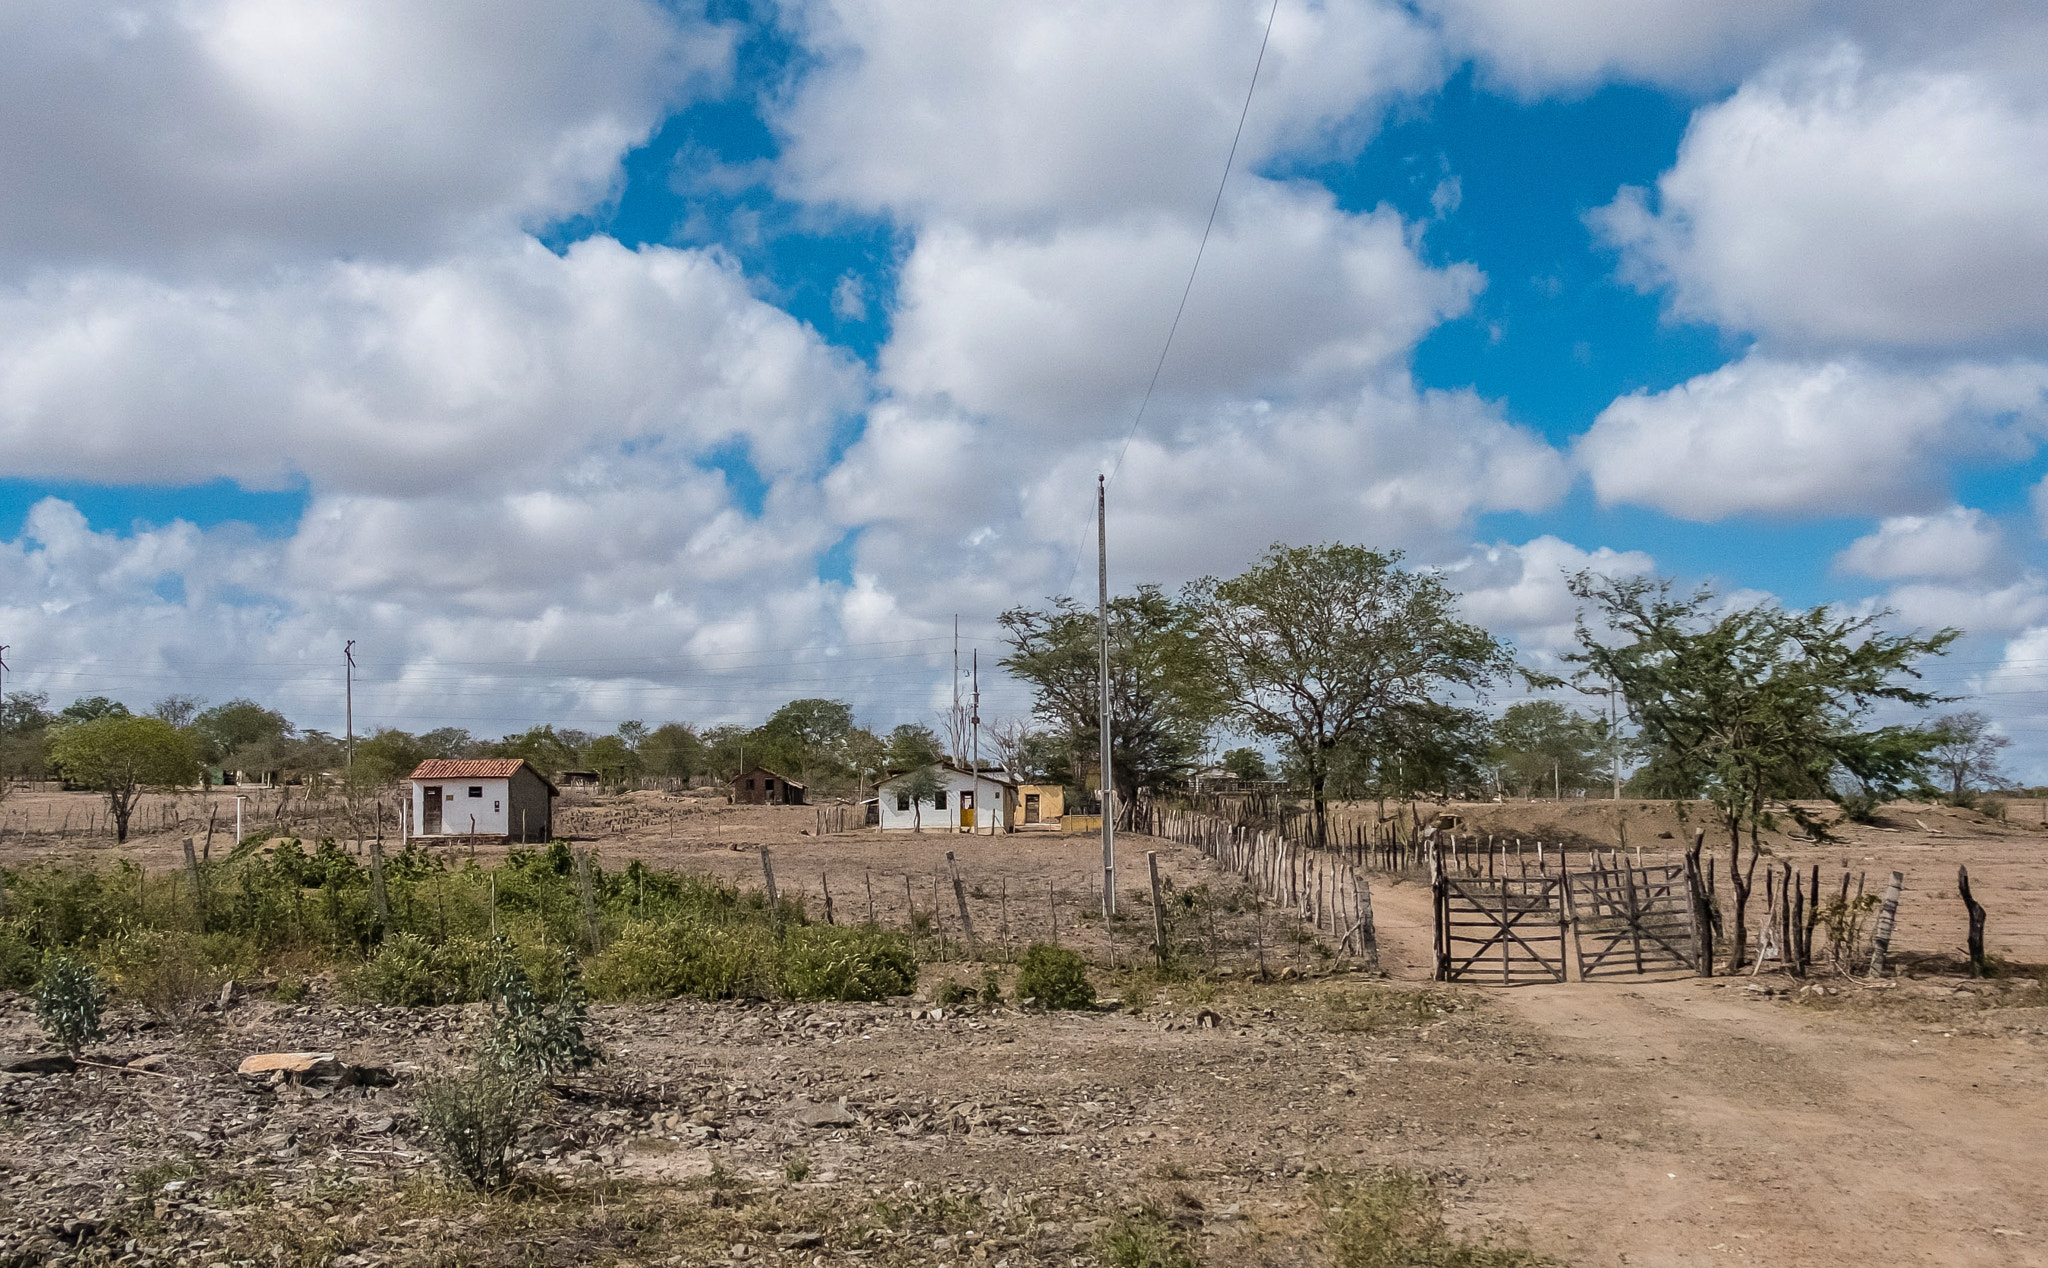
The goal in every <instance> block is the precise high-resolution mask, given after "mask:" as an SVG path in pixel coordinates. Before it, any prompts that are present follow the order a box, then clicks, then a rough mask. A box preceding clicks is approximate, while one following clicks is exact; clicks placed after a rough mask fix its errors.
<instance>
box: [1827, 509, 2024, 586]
mask: <svg viewBox="0 0 2048 1268" xmlns="http://www.w3.org/2000/svg"><path fill="white" fill-rule="evenodd" d="M2001 544H2002V542H2001V536H2000V534H1999V531H1998V526H1997V525H1996V524H1994V523H1992V522H1991V520H1990V518H1989V517H1988V516H1986V515H1985V514H1984V512H1982V511H1980V510H1977V509H1976V508H1974V507H1968V506H1952V507H1950V508H1949V509H1948V510H1946V511H1943V512H1941V513H1940V514H1939V515H1895V516H1892V517H1890V518H1888V519H1886V520H1885V521H1884V522H1883V523H1881V524H1879V525H1878V526H1877V531H1876V532H1874V533H1871V534H1869V535H1868V536H1864V537H1859V538H1857V539H1856V540H1855V541H1853V542H1851V543H1849V547H1848V549H1846V550H1844V551H1842V553H1841V554H1839V555H1837V556H1836V557H1835V567H1836V568H1838V569H1840V570H1841V571H1843V572H1852V573H1856V574H1858V575H1859V576H1865V577H1874V578H1877V579H1878V580H1889V579H1892V578H1896V577H1970V576H1975V575H1976V574H1977V573H1980V572H1983V571H1984V570H1985V569H1986V568H1988V567H1989V566H1990V565H1991V564H1992V562H1993V561H1994V560H1996V559H1997V558H1998V554H1999V548H2000V546H2001Z"/></svg>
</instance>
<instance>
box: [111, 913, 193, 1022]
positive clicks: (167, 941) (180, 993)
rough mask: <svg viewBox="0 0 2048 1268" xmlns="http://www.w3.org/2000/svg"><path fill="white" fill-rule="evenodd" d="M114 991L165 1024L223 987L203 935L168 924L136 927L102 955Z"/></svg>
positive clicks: (184, 1016)
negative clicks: (208, 957) (202, 945)
mask: <svg viewBox="0 0 2048 1268" xmlns="http://www.w3.org/2000/svg"><path fill="white" fill-rule="evenodd" d="M100 961H101V963H102V964H104V965H106V967H107V969H108V972H109V973H110V974H111V975H112V977H113V982H114V991H115V993H116V994H118V995H120V996H121V997H122V998H124V999H128V1000H131V1001H133V1002H135V1003H137V1004H140V1005H141V1006H142V1008H143V1011H145V1012H147V1013H148V1014H149V1015H150V1016H151V1017H154V1018H156V1019H157V1020H158V1021H160V1022H163V1023H165V1024H167V1025H172V1026H176V1025H181V1024H183V1023H185V1022H188V1021H190V1020H191V1019H192V1017H193V1016H194V1015H195V1014H197V1013H198V1012H199V1010H200V1008H201V1007H203V1006H204V1005H205V1004H206V1002H207V1001H208V1000H210V999H212V998H213V996H214V995H215V994H216V993H217V992H218V991H219V990H220V984H221V975H220V973H219V972H218V971H216V970H215V968H214V967H213V965H211V964H209V963H208V962H207V960H206V957H205V955H204V954H203V953H202V951H201V949H200V946H199V940H198V939H197V938H195V937H194V936H193V935H191V934H189V933H178V932H173V931H171V930H168V929H132V930H129V931H128V932H126V933H124V934H122V935H121V936H120V937H119V938H116V939H115V940H114V941H113V942H112V943H110V944H108V945H107V947H106V948H105V950H104V951H102V953H101V955H100Z"/></svg>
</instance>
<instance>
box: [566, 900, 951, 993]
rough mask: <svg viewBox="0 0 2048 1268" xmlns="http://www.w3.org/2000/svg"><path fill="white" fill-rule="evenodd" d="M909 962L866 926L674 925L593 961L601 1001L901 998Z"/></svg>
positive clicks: (913, 968)
mask: <svg viewBox="0 0 2048 1268" xmlns="http://www.w3.org/2000/svg"><path fill="white" fill-rule="evenodd" d="M916 983H917V959H916V957H915V956H913V955H912V954H911V952H910V946H909V944H908V942H907V941H906V940H905V939H904V937H903V936H902V935H901V934H897V933H893V932H890V931H888V930H884V929H874V928H869V927H864V926H860V927H848V926H841V925H793V926H790V927H789V928H787V929H786V930H785V932H784V933H783V936H782V937H781V938H780V939H777V937H776V936H775V933H774V931H773V929H771V928H770V927H769V926H768V925H767V923H766V917H765V912H764V913H763V915H762V917H761V919H760V921H759V922H754V921H745V922H737V923H730V924H727V923H713V922H711V921H706V920H693V919H677V920H668V921H662V922H660V923H651V924H637V925H633V926H630V927H629V928H628V929H627V930H626V931H625V932H624V933H623V934H622V935H621V936H620V937H619V939H618V940H617V941H616V942H614V943H613V944H612V945H611V946H610V947H607V948H606V949H605V951H604V953H603V954H602V955H599V956H598V957H597V958H596V959H595V960H593V961H592V962H591V966H590V989H591V991H592V993H594V994H596V995H598V996H599V997H601V998H606V999H661V998H668V997H672V996H677V995H689V996H695V997H697V998H699V999H740V998H755V999H801V1000H876V999H885V998H887V997H888V996H891V995H905V994H908V993H909V992H910V991H911V990H912V989H913V988H914V987H915V985H916Z"/></svg>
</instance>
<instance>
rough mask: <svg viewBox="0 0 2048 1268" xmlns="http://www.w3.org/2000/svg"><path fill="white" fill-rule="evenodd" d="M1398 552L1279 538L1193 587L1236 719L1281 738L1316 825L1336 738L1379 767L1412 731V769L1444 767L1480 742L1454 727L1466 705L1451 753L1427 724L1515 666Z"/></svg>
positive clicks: (1320, 828)
mask: <svg viewBox="0 0 2048 1268" xmlns="http://www.w3.org/2000/svg"><path fill="white" fill-rule="evenodd" d="M1400 563H1401V555H1400V553H1399V552H1398V551H1395V552H1387V553H1382V552H1380V551H1375V550H1369V549H1367V548H1365V547H1363V546H1345V545H1329V546H1284V545H1276V546H1274V547H1273V548H1272V549H1271V550H1269V551H1267V552H1266V554H1265V556H1264V557H1263V558H1262V559H1261V560H1260V561H1259V562H1258V564H1257V565H1255V566H1254V567H1253V568H1251V569H1250V570H1249V571H1247V572H1245V573H1243V574H1242V575H1240V576H1237V577H1234V578H1232V579H1230V580H1228V581H1217V580H1215V579H1214V578H1207V579H1204V580H1202V581H1200V582H1197V583H1195V584H1194V585H1193V586H1190V587H1189V590H1188V596H1189V600H1188V601H1189V603H1190V605H1191V606H1192V607H1193V608H1194V609H1196V610H1198V611H1199V612H1200V614H1201V621H1202V626H1203V628H1204V629H1205V630H1206V631H1207V633H1208V644H1209V648H1210V651H1211V655H1212V656H1213V657H1214V669H1213V676H1214V681H1216V682H1218V683H1219V684H1221V687H1222V690H1223V692H1224V694H1225V696H1226V698H1227V700H1228V704H1229V710H1230V715H1231V718H1232V720H1233V721H1234V722H1235V723H1236V724H1237V725H1238V726H1239V727H1240V728H1241V729H1242V730H1244V731H1246V732H1249V733H1250V734H1253V735H1260V736H1266V737H1269V738H1271V739H1273V740H1275V741H1277V742H1278V743H1279V744H1280V746H1281V749H1282V752H1283V756H1284V757H1285V758H1286V759H1287V761H1288V764H1289V765H1290V767H1292V768H1293V769H1295V770H1297V771H1298V772H1299V773H1300V776H1301V778H1302V779H1303V781H1304V782H1305V783H1306V784H1307V785H1308V788H1309V795H1310V797H1311V798H1312V799H1313V801H1314V803H1315V826H1316V832H1317V835H1318V837H1319V838H1322V837H1324V836H1326V834H1327V822H1328V820H1327V811H1326V809H1325V800H1326V796H1327V791H1328V788H1327V785H1328V782H1329V778H1330V774H1331V770H1332V767H1333V765H1334V763H1335V762H1336V761H1337V759H1338V755H1339V753H1340V752H1341V751H1342V750H1344V749H1346V748H1350V749H1353V750H1354V751H1356V752H1357V753H1358V754H1359V755H1360V756H1361V757H1363V758H1364V759H1365V760H1366V762H1367V764H1370V765H1377V766H1378V767H1380V768H1381V769H1382V770H1384V769H1385V768H1386V767H1387V766H1388V765H1389V764H1390V763H1389V761H1388V758H1389V757H1392V756H1398V752H1395V753H1390V752H1389V751H1388V750H1389V749H1390V748H1391V747H1392V746H1394V745H1395V744H1396V743H1397V742H1400V743H1402V744H1404V745H1407V746H1415V745H1420V746H1422V747H1421V748H1420V749H1418V750H1417V751H1416V752H1415V754H1414V756H1415V760H1416V762H1417V764H1418V770H1420V769H1422V768H1423V767H1425V766H1426V767H1430V768H1433V769H1431V771H1430V776H1431V779H1432V780H1433V781H1434V780H1436V779H1440V778H1441V779H1447V778H1449V777H1450V775H1451V773H1452V771H1453V769H1454V768H1456V767H1458V766H1460V765H1461V764H1462V765H1470V764H1471V762H1472V759H1473V757H1474V756H1475V755H1476V754H1475V752H1473V751H1471V745H1470V743H1469V741H1468V740H1467V739H1465V738H1462V736H1463V730H1464V728H1463V726H1462V723H1463V721H1465V719H1463V718H1459V719H1457V720H1459V721H1460V722H1461V727H1460V736H1461V738H1460V741H1459V745H1458V749H1459V752H1458V754H1457V755H1456V759H1455V760H1453V754H1452V752H1451V750H1450V749H1447V748H1445V747H1444V739H1443V737H1441V736H1437V735H1435V734H1434V733H1433V732H1432V731H1431V729H1430V726H1431V725H1434V724H1441V723H1443V722H1445V721H1446V720H1450V716H1451V715H1449V714H1447V713H1444V712H1442V710H1444V709H1447V708H1448V706H1447V705H1445V704H1444V703H1443V700H1442V697H1444V696H1446V695H1449V694H1451V693H1454V692H1464V693H1477V692H1479V691H1482V690H1483V689H1485V688H1486V687H1488V686H1490V685H1492V684H1494V683H1497V682H1500V681H1502V680H1504V679H1506V678H1507V677H1508V676H1509V675H1510V674H1512V673H1513V672H1514V669H1515V665H1514V658H1513V656H1512V654H1511V653H1510V652H1509V651H1508V649H1507V648H1506V647H1504V646H1502V645H1501V644H1500V643H1498V642H1497V641H1495V639H1494V637H1493V636H1492V635H1491V634H1489V633H1487V632H1486V631H1485V630H1483V629H1480V628H1479V627H1478V626H1476V625H1471V624H1469V623H1467V622H1465V621H1462V620H1460V619H1459V618H1458V616H1457V595H1456V594H1455V593H1453V592H1452V590H1451V588H1450V587H1449V586H1447V585H1445V584H1444V582H1443V580H1442V579H1441V578H1439V577H1437V576H1436V575H1434V574H1432V573H1425V572H1411V571H1409V570H1407V569H1405V568H1402V567H1401V566H1400ZM1424 750H1426V751H1424ZM1411 786H1418V785H1411Z"/></svg>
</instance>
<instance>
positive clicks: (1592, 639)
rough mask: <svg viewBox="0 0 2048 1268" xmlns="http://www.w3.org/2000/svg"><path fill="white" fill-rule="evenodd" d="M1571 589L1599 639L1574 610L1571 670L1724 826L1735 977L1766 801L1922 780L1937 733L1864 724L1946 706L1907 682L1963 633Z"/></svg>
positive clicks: (1618, 582)
mask: <svg viewBox="0 0 2048 1268" xmlns="http://www.w3.org/2000/svg"><path fill="white" fill-rule="evenodd" d="M1570 586H1571V591H1572V593H1573V594H1574V595H1575V596H1577V597H1578V598H1579V599H1580V600H1581V601H1582V602H1584V603H1586V604H1588V605H1590V607H1591V609H1592V612H1593V614H1594V616H1595V618H1596V619H1597V621H1598V623H1599V625H1600V626H1601V627H1603V629H1604V631H1606V641H1603V638H1602V637H1601V636H1599V635H1596V634H1595V633H1594V631H1593V629H1592V628H1591V627H1589V625H1588V623H1587V620H1586V613H1585V612H1584V611H1583V610H1582V611H1581V613H1580V615H1579V619H1578V637H1579V647H1580V650H1579V651H1577V652H1574V653H1571V654H1569V655H1568V656H1566V658H1565V659H1566V660H1568V661H1571V662H1575V663H1578V664H1582V665H1584V666H1585V667H1586V670H1587V673H1588V674H1589V675H1590V676H1593V677H1597V678H1600V679H1604V680H1606V681H1609V682H1613V683H1615V684H1616V685H1617V686H1619V687H1620V689H1621V693H1622V697H1623V699H1624V700H1625V701H1626V703H1627V707H1628V716H1629V720H1630V721H1632V722H1634V723H1635V724H1636V726H1637V728H1638V729H1639V731H1640V733H1641V734H1640V738H1641V741H1642V742H1643V744H1644V745H1645V746H1646V747H1647V748H1648V749H1649V751H1650V753H1651V755H1652V756H1651V763H1652V765H1653V766H1655V767H1657V768H1658V770H1660V771H1661V772H1663V773H1664V777H1665V778H1666V779H1667V780H1669V781H1671V782H1672V783H1675V784H1679V785H1683V786H1689V787H1692V788H1696V789H1698V790H1700V791H1702V792H1704V793H1705V794H1706V795H1707V797H1708V798H1709V799H1710V800H1711V801H1712V803H1713V806H1714V808H1715V811H1716V812H1717V814H1718V815H1719V816H1720V819H1721V826H1722V828H1723V829H1724V830H1725V831H1726V833H1727V835H1728V843H1729V869H1728V870H1729V873H1730V875H1729V882H1730V884H1731V885H1732V886H1733V887H1734V893H1735V918H1734V925H1733V929H1732V934H1731V938H1730V943H1731V945H1730V952H1729V967H1730V969H1731V970H1733V969H1739V968H1740V967H1742V963H1743V959H1744V957H1745V954H1746V950H1747V948H1746V945H1745V937H1746V933H1747V931H1746V929H1745V928H1744V914H1745V911H1746V908H1747V905H1748V900H1749V875H1748V874H1747V873H1745V872H1743V871H1742V869H1741V861H1742V837H1743V833H1744V832H1745V831H1747V833H1748V834H1749V843H1750V865H1751V867H1752V868H1754V866H1755V861H1756V856H1757V854H1758V841H1757V834H1758V832H1759V831H1760V830H1761V829H1762V828H1764V827H1767V826H1769V825H1770V823H1771V807H1772V805H1773V804H1774V803H1781V804H1786V806H1787V810H1788V812H1789V813H1791V814H1793V815H1794V817H1795V818H1796V817H1799V812H1798V810H1797V808H1796V807H1792V806H1790V805H1789V802H1790V800H1791V799H1792V798H1795V797H1821V796H1826V797H1834V798H1836V799H1837V800H1839V799H1840V796H1841V794H1840V793H1839V792H1838V791H1837V788H1838V786H1839V784H1840V783H1841V782H1842V781H1841V779H1840V778H1839V777H1840V776H1841V775H1847V776H1848V777H1849V778H1850V779H1851V780H1853V781H1854V782H1855V783H1857V784H1859V785H1861V786H1862V787H1864V788H1868V789H1872V790H1877V791H1879V792H1880V794H1888V795H1896V792H1897V790H1898V789H1900V788H1901V787H1904V786H1906V785H1908V784H1911V783H1914V782H1918V781H1920V780H1923V779H1925V777H1926V772H1927V766H1928V755H1929V752H1930V750H1931V749H1932V748H1933V747H1934V745H1935V744H1936V742H1937V740H1936V737H1935V736H1934V735H1933V734H1932V733H1930V732H1928V731H1924V730H1919V729H1916V728H1913V727H1907V726H1898V725H1892V726H1879V727H1866V725H1865V722H1866V720H1867V718H1868V716H1869V714H1870V712H1871V711H1872V710H1873V709H1874V708H1875V707H1876V706H1877V705H1878V704H1880V703H1888V704H1894V705H1905V706H1908V707H1911V708H1925V707H1926V706H1928V705H1930V704H1933V703H1935V702H1937V701H1938V700H1940V699H1941V697H1939V696H1936V695H1934V694H1932V693H1930V692H1927V691H1923V690H1921V689H1920V688H1918V687H1916V686H1913V685H1912V681H1913V680H1917V679H1918V678H1919V676H1920V674H1919V669H1918V666H1919V663H1920V661H1921V660H1923V659H1924V658H1926V657H1928V656H1932V655H1941V654H1943V653H1944V652H1945V651H1946V650H1947V648H1948V646H1949V645H1950V644H1951V643H1953V642H1954V641H1955V640H1956V639H1957V638H1959V637H1961V631H1959V630H1953V629H1944V630H1940V631H1938V632H1936V633H1935V634H1933V635H1931V636H1927V637H1921V636H1919V635H1917V634H1888V633H1885V632H1884V631H1883V630H1882V629H1881V628H1880V626H1879V622H1880V621H1882V620H1883V619H1884V618H1885V617H1887V616H1889V615H1891V614H1890V613H1889V612H1874V613H1870V614H1868V615H1865V616H1857V617H1845V616H1838V615H1836V614H1835V613H1834V612H1833V611H1832V610H1831V609H1829V608H1826V607H1817V608H1812V609H1810V610H1807V611H1803V612H1788V611H1785V610H1784V609H1782V608H1780V607H1778V606H1777V605H1775V604H1772V603H1756V604H1752V605H1749V606H1746V607H1734V606H1724V605H1721V604H1720V603H1719V602H1718V601H1717V599H1716V597H1715V595H1714V593H1713V592H1712V591H1711V590H1708V589H1706V588H1704V587H1702V588H1701V589H1699V590H1696V591H1694V592H1693V593H1692V594H1691V595H1689V596H1687V597H1684V598H1675V597H1673V595H1672V586H1671V583H1670V582H1669V581H1666V580H1661V579H1651V578H1642V577H1631V578H1621V579H1616V578H1612V577H1603V576H1597V575H1595V574H1592V573H1588V572H1582V573H1579V574H1577V575H1575V576H1574V577H1572V578H1571V581H1570ZM1808 826H1809V827H1812V828H1816V829H1817V828H1819V827H1820V826H1821V825H1818V824H1809V825H1808Z"/></svg>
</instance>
